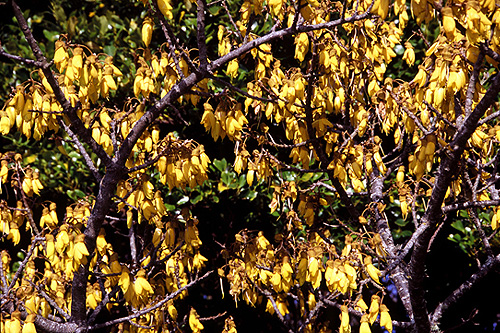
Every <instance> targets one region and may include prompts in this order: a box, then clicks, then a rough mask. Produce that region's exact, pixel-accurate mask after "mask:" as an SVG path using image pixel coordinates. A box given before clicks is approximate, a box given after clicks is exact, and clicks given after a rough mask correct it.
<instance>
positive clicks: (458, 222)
mask: <svg viewBox="0 0 500 333" xmlns="http://www.w3.org/2000/svg"><path fill="white" fill-rule="evenodd" d="M451 226H452V227H453V228H455V229H457V230H458V231H461V232H465V228H464V225H463V223H462V220H456V221H455V222H453V223H452V224H451Z"/></svg>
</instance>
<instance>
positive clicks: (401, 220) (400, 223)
mask: <svg viewBox="0 0 500 333" xmlns="http://www.w3.org/2000/svg"><path fill="white" fill-rule="evenodd" d="M394 223H395V224H396V225H399V226H400V227H404V226H405V225H407V224H408V221H407V220H403V219H397V220H396V221H394Z"/></svg>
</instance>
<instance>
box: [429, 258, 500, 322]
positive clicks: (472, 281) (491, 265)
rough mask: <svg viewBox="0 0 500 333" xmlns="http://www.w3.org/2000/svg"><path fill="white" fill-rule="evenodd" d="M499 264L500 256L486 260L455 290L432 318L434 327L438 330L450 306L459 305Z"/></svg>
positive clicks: (437, 308) (439, 306) (438, 307)
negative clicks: (465, 295) (467, 293)
mask: <svg viewBox="0 0 500 333" xmlns="http://www.w3.org/2000/svg"><path fill="white" fill-rule="evenodd" d="M499 263H500V254H499V255H497V256H496V257H490V258H488V260H486V262H485V263H484V264H483V265H482V266H481V268H480V269H479V270H478V271H477V272H476V273H474V274H472V275H471V277H470V278H469V279H468V280H467V281H465V282H464V283H462V284H461V285H460V287H458V288H457V289H455V290H454V291H453V292H452V293H451V294H450V295H449V296H448V297H447V298H446V299H445V300H444V301H443V302H441V303H439V305H438V306H437V307H436V309H435V310H434V312H433V313H432V316H431V325H432V327H433V328H436V329H437V328H438V326H439V324H440V320H441V317H442V316H443V313H444V312H445V311H446V310H448V309H449V308H450V306H452V305H453V304H455V303H457V302H458V301H459V300H460V298H462V296H463V295H464V294H465V293H466V292H468V291H470V290H471V289H472V288H473V287H474V286H476V285H477V284H478V283H480V282H481V280H482V279H484V278H485V277H486V276H487V275H488V273H490V272H491V271H492V270H493V269H495V268H496V267H497V266H498V264H499Z"/></svg>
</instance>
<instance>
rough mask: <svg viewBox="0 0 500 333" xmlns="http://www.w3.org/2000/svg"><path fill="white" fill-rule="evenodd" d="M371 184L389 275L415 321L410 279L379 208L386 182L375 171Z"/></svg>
mask: <svg viewBox="0 0 500 333" xmlns="http://www.w3.org/2000/svg"><path fill="white" fill-rule="evenodd" d="M370 183H371V186H370V200H371V202H372V203H373V209H372V210H373V211H374V212H375V220H376V228H377V232H378V233H379V234H380V238H382V242H383V244H384V249H385V250H386V251H387V253H388V254H389V257H388V262H389V265H390V266H392V267H393V268H392V270H390V271H389V273H390V274H391V279H392V280H393V281H394V284H395V285H396V288H397V290H398V294H399V298H400V299H401V302H402V303H403V305H404V307H405V309H406V313H408V316H409V317H410V320H412V321H413V308H412V304H411V301H410V293H409V285H408V279H407V277H406V274H405V271H404V270H403V268H402V267H401V266H400V265H401V261H398V260H397V259H395V258H396V246H395V244H394V239H393V238H392V233H391V229H390V228H389V224H388V223H387V217H386V216H385V214H384V213H383V212H381V211H380V210H379V206H380V205H383V198H384V194H383V189H384V180H383V178H382V177H380V176H377V175H376V171H375V170H374V172H372V174H371V175H370Z"/></svg>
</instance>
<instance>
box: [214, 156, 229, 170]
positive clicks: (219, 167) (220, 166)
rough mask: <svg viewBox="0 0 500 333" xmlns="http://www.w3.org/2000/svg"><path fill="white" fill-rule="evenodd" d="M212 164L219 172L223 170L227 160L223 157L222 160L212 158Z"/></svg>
mask: <svg viewBox="0 0 500 333" xmlns="http://www.w3.org/2000/svg"><path fill="white" fill-rule="evenodd" d="M213 164H214V165H215V167H216V168H217V170H219V171H220V172H223V171H225V170H226V168H227V162H226V159H225V158H223V159H222V160H214V162H213Z"/></svg>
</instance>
